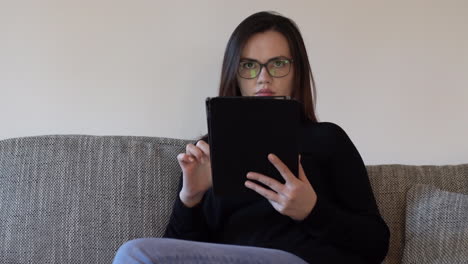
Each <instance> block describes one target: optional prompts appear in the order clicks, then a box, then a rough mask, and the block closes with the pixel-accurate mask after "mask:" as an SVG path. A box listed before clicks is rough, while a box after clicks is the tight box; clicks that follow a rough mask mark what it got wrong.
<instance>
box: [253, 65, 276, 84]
mask: <svg viewBox="0 0 468 264" xmlns="http://www.w3.org/2000/svg"><path fill="white" fill-rule="evenodd" d="M272 79H273V78H272V77H271V76H270V73H268V69H267V68H266V67H262V70H261V71H260V73H259V74H258V77H257V83H258V84H262V83H271V81H272Z"/></svg>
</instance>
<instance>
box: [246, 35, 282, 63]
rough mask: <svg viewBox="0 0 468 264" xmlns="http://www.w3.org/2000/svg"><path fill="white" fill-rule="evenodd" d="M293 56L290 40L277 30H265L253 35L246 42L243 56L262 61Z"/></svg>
mask: <svg viewBox="0 0 468 264" xmlns="http://www.w3.org/2000/svg"><path fill="white" fill-rule="evenodd" d="M278 56H284V57H288V58H290V57H291V52H290V50H289V45H288V40H287V39H286V37H284V35H283V34H281V33H279V32H277V31H272V30H270V31H265V32H261V33H257V34H254V35H252V36H251V37H250V38H249V39H248V40H247V42H246V43H245V46H244V48H243V49H242V52H241V58H249V59H255V60H258V61H260V62H266V61H267V60H269V59H271V58H274V57H278Z"/></svg>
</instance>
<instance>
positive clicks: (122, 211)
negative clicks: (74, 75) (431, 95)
mask: <svg viewBox="0 0 468 264" xmlns="http://www.w3.org/2000/svg"><path fill="white" fill-rule="evenodd" d="M188 142H191V141H188V140H181V139H169V138H157V137H132V136H86V135H53V136H38V137H25V138H14V139H6V140H1V141H0V263H111V261H112V259H113V256H114V253H115V251H116V250H117V249H118V247H119V246H120V245H121V244H122V243H124V242H125V241H127V240H129V239H133V238H138V237H158V236H161V235H162V234H163V231H164V228H165V226H166V224H167V222H168V218H169V216H170V213H171V209H172V204H173V200H174V198H175V197H176V193H177V183H178V181H179V177H180V169H179V166H178V164H177V161H176V156H177V154H178V153H180V152H182V151H184V149H185V145H186V144H187V143H188ZM367 169H368V172H369V177H370V180H371V183H372V187H373V189H374V192H375V196H376V199H377V201H378V204H379V207H380V211H381V213H382V215H383V217H384V219H385V221H386V222H387V224H388V225H389V227H390V229H391V245H390V251H389V253H388V256H387V258H386V260H385V263H389V264H390V263H391V264H393V263H401V261H402V258H403V255H404V254H405V257H406V258H407V259H406V262H407V263H420V262H417V261H412V260H411V257H413V258H414V254H416V256H418V257H417V258H418V259H419V260H421V259H424V256H426V255H427V254H429V253H430V252H429V253H425V252H418V250H424V248H423V249H418V247H417V246H418V245H424V244H421V243H419V242H418V241H417V240H416V241H413V240H414V238H415V237H417V235H418V234H417V232H418V230H415V231H414V230H413V229H414V227H415V225H414V223H416V224H420V223H421V221H420V220H421V219H419V220H417V219H416V220H415V219H411V221H408V220H407V219H406V218H407V216H408V215H410V214H412V213H414V212H418V210H423V209H424V208H423V207H424V205H426V207H427V206H428V205H429V207H428V208H429V210H432V211H434V210H435V209H434V208H430V206H431V205H434V204H437V205H442V206H444V205H445V207H447V206H450V204H453V201H456V202H455V203H454V204H457V205H458V207H456V208H458V209H455V211H456V212H458V213H459V215H458V216H452V217H459V218H457V221H458V222H456V223H455V224H461V225H463V224H464V222H465V220H466V219H464V218H463V217H465V216H464V213H463V212H461V210H463V209H464V207H463V206H466V205H465V204H464V203H463V199H464V197H465V196H462V197H461V198H460V197H458V198H457V197H455V198H453V197H452V198H453V199H455V200H450V201H452V202H449V203H448V204H444V203H443V202H442V203H433V202H429V203H427V201H429V200H428V199H429V198H427V197H426V198H424V199H425V200H424V199H423V200H424V201H426V203H425V204H424V203H423V204H419V205H418V204H416V206H413V205H414V204H413V205H412V207H411V208H413V209H414V208H416V209H415V210H416V211H414V210H413V209H411V210H412V211H408V210H409V209H408V207H407V206H406V204H407V203H408V204H409V203H410V202H411V201H410V200H409V198H408V196H407V191H408V190H410V189H411V188H414V187H415V186H419V187H421V188H422V190H423V191H422V192H419V193H418V191H417V190H416V191H414V189H411V191H412V192H413V194H414V195H412V196H411V197H412V199H413V200H412V201H413V202H414V199H416V200H417V198H418V197H419V196H421V194H427V192H428V190H429V191H430V192H434V191H440V192H442V191H445V194H447V193H446V192H447V191H448V192H450V193H449V194H453V193H461V194H463V193H464V194H466V193H468V164H461V165H450V166H408V165H374V166H367ZM417 183H422V184H427V185H416V184H417ZM428 188H429V189H428ZM430 188H436V189H430ZM439 189H440V190H439ZM418 195H419V196H418ZM441 195H442V196H443V195H444V193H442V194H441ZM439 196H440V195H439ZM439 196H438V197H439ZM442 196H440V197H442ZM440 197H439V198H440ZM444 197H445V196H444ZM460 201H462V202H460ZM421 208H423V209H421ZM426 209H427V208H426ZM452 212H453V210H452ZM425 215H427V214H425ZM415 217H417V216H415ZM437 217H438V218H441V216H440V215H437V216H436V218H437ZM450 219H452V218H450V217H449V220H450ZM426 222H427V221H426ZM429 222H430V221H429ZM448 222H450V221H448ZM411 223H413V225H412V226H411V225H410V224H411ZM450 223H451V222H450ZM450 223H449V224H450ZM416 226H417V225H416ZM408 228H410V229H411V230H413V231H414V233H412V234H411V237H410V238H409V237H407V236H405V232H408V230H407V229H408ZM455 228H462V229H461V230H462V231H463V232H465V231H467V230H468V229H464V228H465V227H463V226H462V227H461V226H460V225H456V227H455ZM459 233H460V232H459ZM441 234H442V235H441ZM444 234H445V235H444ZM466 234H467V235H468V232H466ZM406 235H408V234H406ZM438 235H439V236H450V234H449V233H447V232H445V233H444V232H442V233H440V234H439V233H438ZM411 239H413V240H412V243H413V242H414V243H413V248H412V249H410V250H412V251H413V252H410V251H408V252H406V250H407V248H406V247H405V242H410V240H411ZM428 239H429V240H430V238H428V236H425V238H424V241H426V242H427V240H428ZM457 239H458V240H457V241H458V242H457V241H456V243H458V244H457V245H455V246H459V245H460V243H461V245H464V244H463V243H466V237H462V238H461V239H460V238H457ZM429 242H430V241H429ZM433 242H434V241H432V242H431V243H433ZM450 245H451V244H450ZM467 248H468V247H467ZM462 253H463V254H467V255H465V256H468V252H466V250H465V251H463V249H462ZM445 257H450V256H445ZM445 257H444V258H445ZM466 259H468V257H467V258H466ZM445 260H447V258H445ZM445 260H444V261H445ZM421 263H430V262H421ZM431 263H455V262H450V261H449V262H431ZM465 263H468V262H465Z"/></svg>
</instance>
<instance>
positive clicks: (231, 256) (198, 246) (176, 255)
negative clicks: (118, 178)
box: [113, 238, 307, 264]
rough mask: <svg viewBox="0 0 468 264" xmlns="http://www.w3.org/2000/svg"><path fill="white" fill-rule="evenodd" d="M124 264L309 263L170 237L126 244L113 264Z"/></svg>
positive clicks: (274, 253) (257, 250)
mask: <svg viewBox="0 0 468 264" xmlns="http://www.w3.org/2000/svg"><path fill="white" fill-rule="evenodd" d="M120 263H127V264H128V263H144V264H149V263H170V264H182V263H204V264H214V263H227V264H230V263H237V264H241V263H246V264H267V263H268V264H274V263H288V264H307V262H305V261H304V260H302V259H301V258H299V257H297V256H295V255H293V254H291V253H289V252H286V251H282V250H277V249H269V248H260V247H247V246H237V245H226V244H214V243H204V242H194V241H187V240H179V239H170V238H139V239H135V240H130V241H128V242H126V243H125V244H123V245H122V246H121V247H120V248H119V250H118V251H117V253H116V255H115V258H114V261H113V264H120Z"/></svg>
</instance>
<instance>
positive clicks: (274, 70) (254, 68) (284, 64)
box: [238, 57, 293, 79]
mask: <svg viewBox="0 0 468 264" xmlns="http://www.w3.org/2000/svg"><path fill="white" fill-rule="evenodd" d="M291 63H293V59H289V58H286V57H276V58H272V59H270V60H268V61H267V63H265V64H261V63H260V62H258V61H256V60H247V59H244V60H241V61H240V63H239V69H238V74H239V76H240V77H241V78H244V79H253V78H256V77H257V76H258V75H259V74H260V72H261V71H262V68H263V67H265V68H266V69H267V72H268V74H270V76H271V77H275V78H281V77H284V76H286V75H288V74H289V72H290V71H291Z"/></svg>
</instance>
